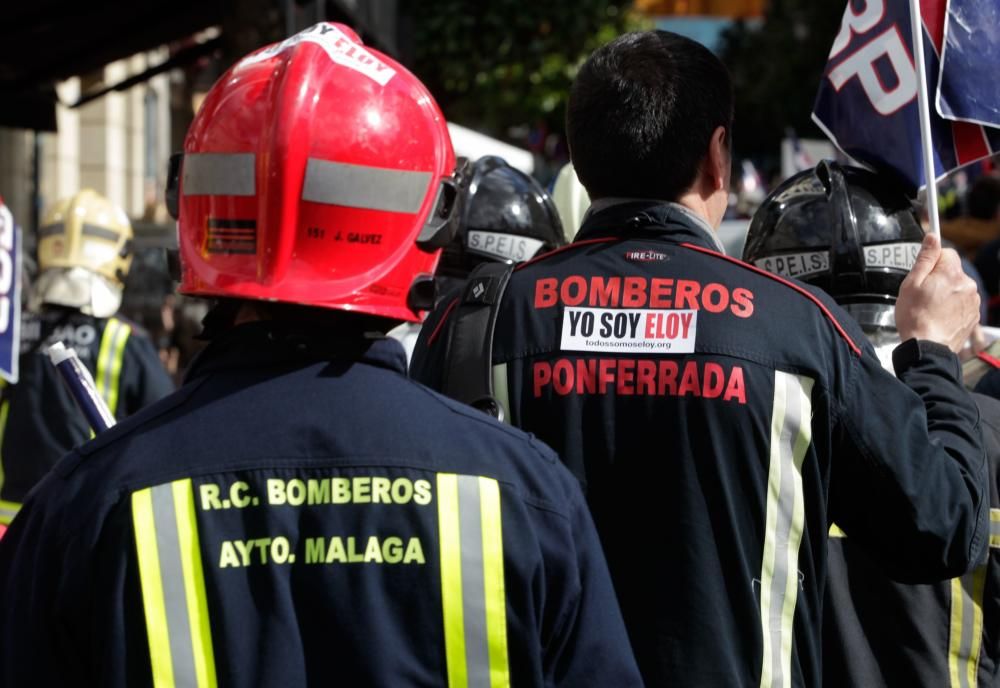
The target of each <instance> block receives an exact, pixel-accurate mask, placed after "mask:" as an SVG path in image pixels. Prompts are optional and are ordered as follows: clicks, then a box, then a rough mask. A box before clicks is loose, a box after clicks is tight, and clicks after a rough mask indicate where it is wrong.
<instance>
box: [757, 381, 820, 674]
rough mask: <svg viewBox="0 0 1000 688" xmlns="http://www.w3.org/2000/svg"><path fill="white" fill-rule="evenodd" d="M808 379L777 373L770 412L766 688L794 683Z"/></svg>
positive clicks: (764, 570)
mask: <svg viewBox="0 0 1000 688" xmlns="http://www.w3.org/2000/svg"><path fill="white" fill-rule="evenodd" d="M812 387H813V380H812V379H811V378H808V377H802V376H799V375H791V374H789V373H783V372H781V371H780V370H776V371H775V373H774V407H773V410H772V414H771V455H770V462H769V467H768V478H767V511H766V517H765V523H764V556H763V561H762V563H761V574H760V619H761V631H762V633H763V640H764V656H763V662H762V665H761V675H760V686H761V688H790V687H791V685H792V631H793V627H794V623H795V605H796V602H797V601H798V590H799V573H798V572H799V565H798V561H799V546H800V545H801V543H802V530H803V527H804V523H805V500H804V495H803V491H802V461H803V459H804V458H805V455H806V450H807V449H808V448H809V445H810V443H811V442H812V427H811V425H810V422H811V419H812V401H811V395H812Z"/></svg>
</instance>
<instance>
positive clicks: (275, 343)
mask: <svg viewBox="0 0 1000 688" xmlns="http://www.w3.org/2000/svg"><path fill="white" fill-rule="evenodd" d="M334 360H337V361H358V362H363V363H368V364H371V365H376V366H379V367H381V368H388V369H389V370H393V371H395V372H398V373H401V374H403V375H405V374H406V353H405V352H404V351H403V347H402V345H401V344H400V343H399V342H397V341H396V340H394V339H390V338H388V337H384V336H382V335H381V334H379V333H363V332H353V331H351V332H331V331H330V330H329V329H328V328H318V327H308V326H302V325H301V324H295V325H290V324H282V323H275V322H265V321H258V322H252V323H246V324H244V325H238V326H236V327H234V328H232V329H231V330H229V331H228V332H225V333H224V334H222V335H220V336H218V337H216V338H215V339H213V340H212V341H211V343H210V344H209V345H208V346H207V347H206V348H205V350H204V351H202V352H201V353H200V354H199V355H198V356H197V357H196V358H195V360H194V361H192V363H191V367H190V368H189V369H188V372H187V374H186V375H185V376H184V381H185V382H190V381H192V380H194V379H196V378H198V377H201V376H203V375H207V374H209V373H212V372H215V371H218V370H225V369H237V368H243V369H253V368H261V367H266V366H281V365H296V364H298V365H309V364H312V363H318V362H324V361H334Z"/></svg>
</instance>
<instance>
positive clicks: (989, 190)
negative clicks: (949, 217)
mask: <svg viewBox="0 0 1000 688" xmlns="http://www.w3.org/2000/svg"><path fill="white" fill-rule="evenodd" d="M998 210H1000V177H997V176H996V175H993V174H987V175H984V176H982V177H980V178H979V179H977V180H976V181H975V183H974V184H973V185H972V188H971V189H969V215H970V216H972V217H975V218H978V219H980V220H995V219H997V211H998Z"/></svg>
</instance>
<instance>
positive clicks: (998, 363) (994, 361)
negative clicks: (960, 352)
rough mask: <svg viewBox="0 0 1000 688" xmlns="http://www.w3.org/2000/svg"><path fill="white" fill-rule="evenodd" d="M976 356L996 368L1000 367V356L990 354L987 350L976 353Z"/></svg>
mask: <svg viewBox="0 0 1000 688" xmlns="http://www.w3.org/2000/svg"><path fill="white" fill-rule="evenodd" d="M976 358H978V359H979V360H980V361H982V362H983V363H986V364H988V365H991V366H993V367H994V368H1000V358H996V357H995V356H990V355H989V354H988V353H986V352H985V351H980V352H979V353H978V354H976Z"/></svg>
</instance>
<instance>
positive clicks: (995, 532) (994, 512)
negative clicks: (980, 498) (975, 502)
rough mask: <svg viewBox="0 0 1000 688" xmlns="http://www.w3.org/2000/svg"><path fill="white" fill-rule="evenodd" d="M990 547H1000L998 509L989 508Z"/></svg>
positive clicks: (999, 513)
mask: <svg viewBox="0 0 1000 688" xmlns="http://www.w3.org/2000/svg"><path fill="white" fill-rule="evenodd" d="M990 547H1000V509H990Z"/></svg>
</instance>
